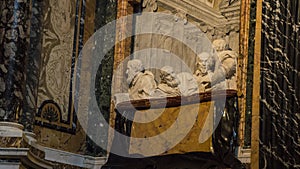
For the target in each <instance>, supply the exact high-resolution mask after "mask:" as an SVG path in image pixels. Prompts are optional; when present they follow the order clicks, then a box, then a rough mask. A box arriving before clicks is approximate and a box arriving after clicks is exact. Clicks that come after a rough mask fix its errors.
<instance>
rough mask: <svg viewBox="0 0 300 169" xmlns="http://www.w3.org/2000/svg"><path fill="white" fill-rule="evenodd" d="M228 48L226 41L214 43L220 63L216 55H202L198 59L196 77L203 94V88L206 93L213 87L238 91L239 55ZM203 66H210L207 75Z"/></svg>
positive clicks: (218, 40)
mask: <svg viewBox="0 0 300 169" xmlns="http://www.w3.org/2000/svg"><path fill="white" fill-rule="evenodd" d="M227 46H228V45H227V43H226V41H225V40H224V39H217V40H214V41H213V47H214V48H215V50H216V52H217V56H218V60H219V62H217V58H215V57H214V56H215V55H209V54H208V53H201V54H200V55H199V56H198V57H197V70H196V72H195V74H194V75H195V77H196V79H197V82H198V84H199V86H200V87H199V88H200V92H201V91H202V92H203V88H204V91H207V90H209V89H211V87H213V88H216V89H236V77H235V73H236V58H237V53H236V52H234V51H232V50H230V49H229V48H228V47H227ZM207 57H208V59H207ZM209 58H211V59H209ZM206 60H207V62H206ZM203 63H204V64H203ZM206 63H207V64H206ZM203 65H205V66H208V67H207V75H206V72H205V66H203Z"/></svg>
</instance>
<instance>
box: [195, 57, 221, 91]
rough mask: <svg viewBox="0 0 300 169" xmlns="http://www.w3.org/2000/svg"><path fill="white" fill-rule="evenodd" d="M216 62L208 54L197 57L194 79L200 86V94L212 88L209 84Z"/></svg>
mask: <svg viewBox="0 0 300 169" xmlns="http://www.w3.org/2000/svg"><path fill="white" fill-rule="evenodd" d="M215 62H216V60H215V58H214V57H213V56H211V55H210V54H209V53H207V52H203V53H200V54H199V55H198V56H197V58H196V71H195V73H194V77H195V79H196V80H197V83H198V85H199V92H205V91H206V90H208V89H209V88H210V85H209V82H210V80H211V77H212V75H213V71H214V67H215Z"/></svg>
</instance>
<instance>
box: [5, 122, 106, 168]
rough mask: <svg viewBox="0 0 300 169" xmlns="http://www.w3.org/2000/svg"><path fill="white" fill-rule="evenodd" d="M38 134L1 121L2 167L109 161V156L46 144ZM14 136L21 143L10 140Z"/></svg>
mask: <svg viewBox="0 0 300 169" xmlns="http://www.w3.org/2000/svg"><path fill="white" fill-rule="evenodd" d="M35 137H36V135H35V134H34V133H32V132H26V131H23V126H22V125H20V124H18V123H12V122H0V159H3V162H1V163H0V168H7V169H15V168H20V167H21V166H30V167H32V168H41V169H42V168H43V169H52V168H56V167H60V166H68V167H71V168H74V167H75V168H101V166H102V165H104V164H105V163H106V161H107V157H92V156H86V155H80V154H75V153H70V152H66V151H61V150H57V149H52V148H48V147H44V146H42V145H40V144H38V142H37V140H36V139H35ZM14 140H16V143H18V144H11V143H12V141H14ZM1 141H2V142H3V141H4V143H3V144H2V143H1ZM14 143H15V142H14Z"/></svg>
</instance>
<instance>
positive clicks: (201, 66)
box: [196, 52, 213, 75]
mask: <svg viewBox="0 0 300 169" xmlns="http://www.w3.org/2000/svg"><path fill="white" fill-rule="evenodd" d="M212 66H213V59H212V56H211V55H210V54H209V53H207V52H202V53H200V54H199V55H198V56H197V58H196V69H197V70H199V72H200V73H201V74H202V75H205V74H207V73H208V70H209V69H211V68H212Z"/></svg>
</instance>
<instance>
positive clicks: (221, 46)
mask: <svg viewBox="0 0 300 169" xmlns="http://www.w3.org/2000/svg"><path fill="white" fill-rule="evenodd" d="M212 45H213V47H214V49H215V50H216V51H217V52H221V51H224V50H226V49H227V43H226V41H225V40H224V39H216V40H214V41H213V43H212Z"/></svg>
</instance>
